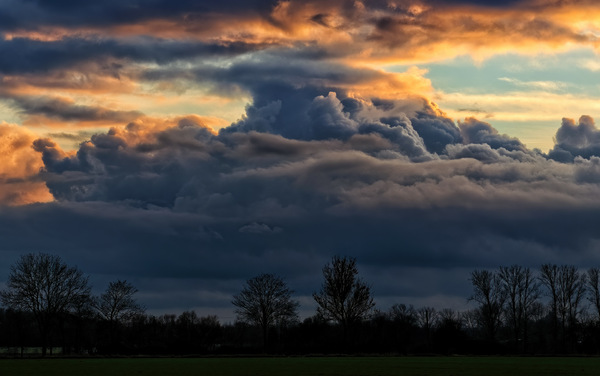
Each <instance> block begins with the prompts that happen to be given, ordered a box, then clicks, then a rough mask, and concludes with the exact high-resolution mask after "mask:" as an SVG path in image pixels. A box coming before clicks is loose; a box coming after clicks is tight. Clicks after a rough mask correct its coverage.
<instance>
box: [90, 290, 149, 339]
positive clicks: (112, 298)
mask: <svg viewBox="0 0 600 376" xmlns="http://www.w3.org/2000/svg"><path fill="white" fill-rule="evenodd" d="M137 292H138V289H137V288H135V287H134V286H133V285H132V284H131V283H129V282H127V281H121V280H117V281H116V282H110V283H109V284H108V288H107V289H106V291H105V292H104V293H103V294H101V295H100V297H98V298H97V299H95V302H94V303H95V307H96V310H97V311H98V314H99V315H100V317H102V318H103V319H104V320H106V321H108V325H109V332H110V333H109V334H110V341H111V345H115V343H116V341H117V333H118V331H119V326H120V325H121V324H122V323H123V322H124V321H127V320H130V319H131V318H133V317H134V316H135V315H137V314H140V313H144V311H145V309H144V307H143V306H142V305H140V304H138V302H137V301H136V299H135V297H134V295H135V294H136V293H137Z"/></svg>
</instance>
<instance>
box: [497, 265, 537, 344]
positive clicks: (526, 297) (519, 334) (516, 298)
mask: <svg viewBox="0 0 600 376" xmlns="http://www.w3.org/2000/svg"><path fill="white" fill-rule="evenodd" d="M498 277H499V278H500V286H501V288H502V290H503V291H504V296H505V297H506V312H507V316H508V321H509V323H510V326H511V327H512V330H513V336H514V338H513V339H514V342H515V348H518V345H519V340H520V339H521V340H522V341H521V342H522V344H523V351H527V343H528V323H529V320H530V319H531V316H532V314H533V311H534V309H535V306H536V303H537V301H538V298H539V297H540V284H539V282H538V280H537V279H536V278H535V276H534V275H533V273H532V272H531V270H530V269H529V268H524V267H521V266H519V265H512V266H508V267H507V266H501V267H500V271H499V272H498Z"/></svg>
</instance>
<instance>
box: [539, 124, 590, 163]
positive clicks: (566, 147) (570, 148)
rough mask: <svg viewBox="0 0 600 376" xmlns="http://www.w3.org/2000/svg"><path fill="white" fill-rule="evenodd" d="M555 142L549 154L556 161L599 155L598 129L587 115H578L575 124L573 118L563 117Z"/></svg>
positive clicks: (568, 160)
mask: <svg viewBox="0 0 600 376" xmlns="http://www.w3.org/2000/svg"><path fill="white" fill-rule="evenodd" d="M555 142H556V145H555V146H554V149H552V150H551V151H550V153H549V155H550V158H552V159H555V160H557V161H561V162H573V160H574V159H575V157H577V156H581V157H584V158H590V157H591V156H599V155H600V131H599V130H598V129H597V128H596V124H595V123H594V119H592V118H591V117H589V116H582V117H580V118H579V124H575V121H574V120H573V119H566V118H563V120H562V125H561V127H560V128H559V129H558V131H557V132H556V136H555Z"/></svg>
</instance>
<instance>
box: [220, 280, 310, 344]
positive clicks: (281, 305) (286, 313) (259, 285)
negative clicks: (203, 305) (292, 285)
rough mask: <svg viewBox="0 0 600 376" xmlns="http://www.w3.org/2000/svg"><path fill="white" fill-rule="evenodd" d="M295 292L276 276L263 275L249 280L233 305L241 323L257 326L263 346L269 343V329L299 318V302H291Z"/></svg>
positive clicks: (235, 296) (235, 298)
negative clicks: (261, 336) (261, 335)
mask: <svg viewBox="0 0 600 376" xmlns="http://www.w3.org/2000/svg"><path fill="white" fill-rule="evenodd" d="M292 293H293V291H292V290H290V289H289V288H288V287H287V286H286V284H285V282H284V281H283V280H282V279H281V278H280V277H277V276H275V275H273V274H261V275H259V276H256V277H254V278H251V279H249V280H247V281H246V285H245V286H244V288H243V289H242V291H241V292H240V293H239V294H237V295H234V296H233V300H232V302H231V303H232V304H233V305H234V306H236V307H237V308H236V309H235V313H236V314H237V315H238V319H239V320H240V321H244V322H247V323H250V324H253V325H258V326H259V327H260V328H261V330H262V334H263V347H264V349H265V350H266V349H267V346H268V343H269V328H270V327H271V326H273V325H275V324H281V323H283V322H285V321H292V320H295V319H297V317H298V314H297V311H298V306H299V303H298V302H297V301H295V300H292V299H291V295H292Z"/></svg>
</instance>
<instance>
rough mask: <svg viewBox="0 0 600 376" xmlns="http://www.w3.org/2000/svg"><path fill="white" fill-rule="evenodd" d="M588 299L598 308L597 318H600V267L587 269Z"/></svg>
mask: <svg viewBox="0 0 600 376" xmlns="http://www.w3.org/2000/svg"><path fill="white" fill-rule="evenodd" d="M587 286H588V295H589V296H588V300H589V301H590V303H592V304H593V306H594V308H595V310H596V315H597V316H596V320H600V269H598V268H591V269H589V270H588V271H587Z"/></svg>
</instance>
